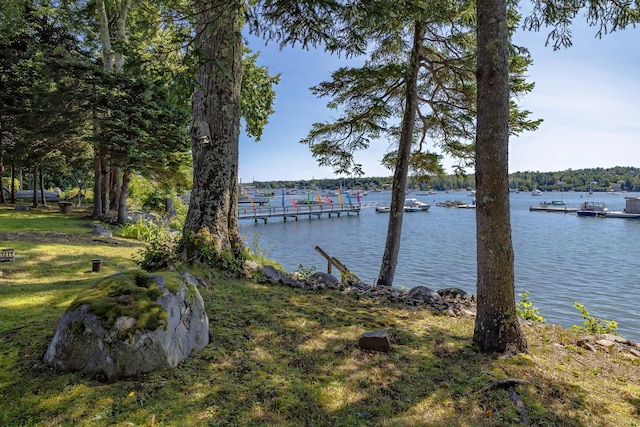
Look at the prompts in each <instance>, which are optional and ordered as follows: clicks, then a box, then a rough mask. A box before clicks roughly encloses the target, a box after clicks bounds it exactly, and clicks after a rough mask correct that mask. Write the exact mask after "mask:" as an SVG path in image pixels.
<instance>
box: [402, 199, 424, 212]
mask: <svg viewBox="0 0 640 427" xmlns="http://www.w3.org/2000/svg"><path fill="white" fill-rule="evenodd" d="M430 207H431V205H430V204H429V203H424V202H421V201H420V200H418V199H405V201H404V210H405V212H420V211H428V210H429V208H430Z"/></svg>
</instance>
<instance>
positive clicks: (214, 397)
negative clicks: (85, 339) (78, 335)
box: [0, 281, 638, 426]
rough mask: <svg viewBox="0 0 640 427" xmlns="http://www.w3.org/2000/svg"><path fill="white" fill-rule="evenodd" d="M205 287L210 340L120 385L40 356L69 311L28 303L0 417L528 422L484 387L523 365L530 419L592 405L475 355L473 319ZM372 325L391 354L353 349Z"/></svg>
mask: <svg viewBox="0 0 640 427" xmlns="http://www.w3.org/2000/svg"><path fill="white" fill-rule="evenodd" d="M202 295H203V298H204V300H205V304H206V307H207V312H208V315H209V321H210V335H211V342H210V344H209V346H207V347H206V348H205V349H204V350H203V351H201V352H199V353H198V354H196V355H195V356H194V357H193V358H192V359H190V360H188V361H186V362H184V363H183V364H181V365H180V366H179V367H178V368H176V369H174V370H166V371H157V372H154V373H150V374H146V375H140V376H138V377H135V378H130V379H127V380H123V381H119V382H118V383H114V384H103V383H98V382H94V381H91V380H89V379H87V378H84V377H82V376H79V375H76V374H70V373H58V372H55V371H54V370H53V369H51V368H49V367H46V366H43V365H42V363H41V362H40V360H41V357H42V354H43V353H44V351H45V350H46V347H47V345H48V341H49V340H50V338H51V336H52V334H53V330H54V329H55V323H56V322H55V320H54V316H52V314H54V313H55V314H58V315H61V314H62V312H63V310H62V309H61V308H59V307H55V309H51V310H47V309H45V308H44V307H42V308H41V309H40V310H38V309H37V308H36V307H33V308H32V309H31V310H33V311H31V312H30V313H29V317H31V318H32V319H33V320H32V322H30V323H28V324H26V326H25V327H23V328H19V329H15V330H14V331H12V332H11V333H10V334H1V335H0V352H1V353H0V354H3V359H5V360H6V362H7V366H6V367H5V368H3V370H2V372H3V375H2V376H1V377H0V378H1V381H0V393H2V394H3V395H4V396H7V398H5V399H4V400H5V402H4V403H0V413H1V414H4V415H1V416H0V417H5V419H2V418H0V421H2V422H3V423H5V424H6V423H7V417H13V418H12V421H15V424H16V425H20V424H29V423H31V422H33V423H42V422H44V421H45V420H47V422H48V423H49V424H52V425H72V424H73V425H92V423H104V424H107V425H108V424H120V423H133V424H145V423H149V422H150V420H153V421H154V422H157V423H161V424H164V425H242V426H250V425H255V426H265V425H274V426H275V425H277V426H303V425H309V426H369V425H389V426H422V425H423V426H493V425H520V424H521V420H520V415H519V414H518V413H517V410H516V409H515V406H514V405H513V403H511V402H510V400H509V398H508V396H507V392H506V391H505V390H500V389H497V390H492V391H487V392H479V390H481V389H482V388H483V387H484V386H486V385H488V384H490V383H492V382H493V381H495V380H497V379H502V378H505V377H518V376H523V375H527V377H526V378H522V379H526V380H528V381H529V384H527V385H524V386H518V389H517V391H518V393H519V395H520V396H521V398H522V400H523V401H524V403H525V405H526V407H527V411H528V417H529V421H530V422H531V424H533V425H554V426H555V425H567V426H583V425H587V424H586V423H585V422H584V421H582V420H581V419H580V418H579V417H578V416H577V415H574V414H575V413H576V412H584V410H585V408H584V405H585V402H586V401H587V400H588V399H587V397H588V396H587V395H586V392H585V391H584V390H583V389H581V388H580V387H576V386H574V385H572V384H569V383H565V382H562V381H556V380H554V379H553V378H552V377H551V376H550V375H547V374H548V372H545V371H540V370H536V367H535V364H534V362H532V361H531V359H529V358H527V357H524V356H516V357H515V358H511V359H504V360H501V359H498V358H496V357H494V356H492V355H486V354H482V353H479V352H477V351H476V349H475V347H474V346H473V345H472V344H471V336H472V333H473V322H472V320H470V319H454V318H448V317H447V318H445V317H436V316H432V315H430V314H428V313H426V312H425V311H423V310H416V311H413V310H409V309H406V308H394V307H388V306H384V305H380V304H378V303H375V302H372V301H369V300H365V299H362V300H360V299H357V298H355V297H354V296H352V295H342V294H340V293H337V292H333V291H327V292H307V291H302V290H298V289H290V288H284V287H270V286H265V285H258V284H255V283H250V282H224V281H221V282H217V283H213V284H211V286H210V288H209V289H203V290H202ZM58 298H59V299H58V302H60V300H61V299H62V298H63V297H62V296H59V297H58ZM374 329H385V330H387V331H388V333H389V335H390V338H391V341H392V351H391V352H389V353H375V352H367V351H363V350H361V349H360V348H359V347H358V346H357V339H358V337H359V336H360V335H361V334H362V333H363V332H366V331H369V330H374ZM630 401H631V400H630ZM9 402H12V403H11V404H9ZM631 402H632V403H633V404H634V405H635V406H636V408H637V407H638V402H637V401H631ZM597 409H601V408H597ZM597 409H596V410H597ZM572 411H574V412H572ZM52 420H53V421H52ZM9 424H11V423H9Z"/></svg>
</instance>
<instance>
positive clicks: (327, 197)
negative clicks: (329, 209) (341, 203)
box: [324, 196, 333, 205]
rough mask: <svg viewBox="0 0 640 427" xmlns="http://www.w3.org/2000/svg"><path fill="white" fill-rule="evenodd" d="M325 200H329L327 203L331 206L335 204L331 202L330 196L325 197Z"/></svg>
mask: <svg viewBox="0 0 640 427" xmlns="http://www.w3.org/2000/svg"><path fill="white" fill-rule="evenodd" d="M324 198H325V199H327V202H329V204H330V205H333V202H332V201H331V199H330V198H329V196H324Z"/></svg>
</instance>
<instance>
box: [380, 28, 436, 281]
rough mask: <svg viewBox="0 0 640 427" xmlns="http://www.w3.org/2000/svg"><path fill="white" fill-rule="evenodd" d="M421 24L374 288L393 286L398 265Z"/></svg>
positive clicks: (409, 78)
mask: <svg viewBox="0 0 640 427" xmlns="http://www.w3.org/2000/svg"><path fill="white" fill-rule="evenodd" d="M424 32H425V24H424V23H423V22H418V21H416V23H415V29H414V35H413V49H412V50H411V59H410V68H409V70H408V72H407V79H406V80H407V88H406V95H405V100H406V102H405V109H404V115H403V117H402V131H401V134H400V144H399V147H398V161H397V163H396V170H395V172H394V176H393V188H392V191H391V215H390V216H389V227H388V229H387V241H386V243H385V246H384V253H383V255H382V265H381V267H380V274H379V275H378V282H377V285H378V286H393V277H394V275H395V272H396V265H397V264H398V253H399V251H400V237H401V234H402V218H403V215H404V211H403V208H404V198H405V191H406V188H407V174H408V173H409V158H410V156H411V144H412V143H413V131H414V128H415V122H416V111H417V109H418V88H417V81H418V73H419V72H420V47H421V46H422V39H423V38H424Z"/></svg>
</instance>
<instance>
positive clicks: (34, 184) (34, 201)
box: [31, 166, 38, 208]
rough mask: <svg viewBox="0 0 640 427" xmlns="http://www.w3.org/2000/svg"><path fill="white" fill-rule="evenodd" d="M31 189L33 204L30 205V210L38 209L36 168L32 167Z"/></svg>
mask: <svg viewBox="0 0 640 427" xmlns="http://www.w3.org/2000/svg"><path fill="white" fill-rule="evenodd" d="M32 184H33V185H32V187H31V188H32V189H33V204H32V205H31V207H32V208H37V207H38V167H37V166H34V167H33V182H32Z"/></svg>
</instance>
